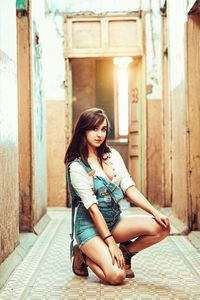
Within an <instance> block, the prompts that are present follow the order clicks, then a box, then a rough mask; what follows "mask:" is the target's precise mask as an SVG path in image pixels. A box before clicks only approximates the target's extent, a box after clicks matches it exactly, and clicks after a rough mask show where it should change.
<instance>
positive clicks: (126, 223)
mask: <svg viewBox="0 0 200 300" xmlns="http://www.w3.org/2000/svg"><path fill="white" fill-rule="evenodd" d="M169 232H170V227H167V228H163V227H162V226H161V225H160V224H158V223H157V222H156V220H155V219H154V218H152V217H149V216H126V217H124V218H123V219H122V220H121V221H119V223H118V224H117V225H116V227H115V228H114V230H113V232H112V234H113V237H114V239H115V241H116V242H117V243H122V242H126V241H129V240H132V239H134V238H136V239H135V240H134V241H133V242H131V243H129V244H128V245H127V248H128V250H129V251H130V252H131V253H137V252H139V251H141V250H143V249H145V248H147V247H149V246H152V245H154V244H156V243H158V242H160V241H161V240H163V239H164V238H165V237H166V236H167V235H168V234H169Z"/></svg>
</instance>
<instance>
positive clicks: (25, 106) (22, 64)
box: [17, 3, 33, 231]
mask: <svg viewBox="0 0 200 300" xmlns="http://www.w3.org/2000/svg"><path fill="white" fill-rule="evenodd" d="M20 4H21V3H20ZM17 8H18V7H17ZM29 25H30V22H29V16H28V8H27V10H24V9H23V11H21V5H20V10H17V77H18V78H17V81H18V111H19V118H18V126H19V129H18V133H19V228H20V231H31V229H32V212H33V211H32V192H31V191H32V149H31V145H32V130H31V124H32V120H31V107H32V105H31V73H30V67H31V66H30V59H31V56H30V26H29Z"/></svg>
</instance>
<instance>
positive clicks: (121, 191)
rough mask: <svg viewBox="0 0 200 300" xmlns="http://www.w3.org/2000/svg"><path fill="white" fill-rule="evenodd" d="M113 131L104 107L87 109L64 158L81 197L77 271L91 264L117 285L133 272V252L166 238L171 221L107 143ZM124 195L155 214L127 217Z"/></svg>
mask: <svg viewBox="0 0 200 300" xmlns="http://www.w3.org/2000/svg"><path fill="white" fill-rule="evenodd" d="M108 131H109V121H108V118H107V116H106V115H105V113H104V111H103V110H102V109H99V108H91V109H88V110H86V111H84V112H83V113H82V114H81V115H80V118H79V120H78V122H77V125H76V127H75V130H74V133H73V136H72V139H71V143H70V144H69V147H68V149H67V151H66V155H65V163H66V164H67V166H68V171H69V173H68V174H69V178H68V180H69V185H70V188H71V191H72V190H73V191H74V193H75V194H76V195H77V196H78V197H79V199H80V201H79V204H78V208H77V212H76V219H75V237H76V241H77V244H76V245H75V246H74V248H73V250H74V251H73V265H72V267H73V271H74V273H75V274H76V275H80V276H88V269H87V267H89V268H90V269H91V270H92V271H93V272H94V273H95V274H96V275H97V276H98V277H99V278H100V279H101V280H103V281H105V282H108V283H109V284H113V285H115V284H120V283H121V282H122V281H123V280H124V278H125V277H129V278H130V277H134V272H133V271H132V269H131V258H132V256H134V255H135V254H136V253H138V252H140V251H142V250H143V249H145V248H147V247H149V246H152V245H154V244H156V243H158V242H160V241H161V240H163V239H164V238H165V237H166V236H167V235H168V234H169V231H170V224H169V220H168V218H167V217H166V216H164V215H163V214H161V213H159V212H158V211H157V210H156V209H155V208H154V207H153V206H152V205H151V204H150V203H149V201H148V200H147V199H146V198H145V197H144V196H143V195H142V194H141V192H140V191H139V190H138V189H137V188H136V186H135V183H134V182H133V180H132V178H131V176H130V175H129V173H128V171H127V169H126V167H125V164H124V162H123V160H122V158H121V156H120V154H119V153H118V152H117V151H116V150H115V149H113V148H111V147H108V145H107V144H106V139H107V136H108ZM72 196H74V194H73V195H72ZM124 197H126V198H127V199H128V200H129V201H130V202H131V203H133V204H134V205H136V206H138V207H140V208H142V209H143V210H145V211H146V212H148V213H149V214H150V215H152V216H147V215H145V216H143V215H131V216H123V217H122V216H121V210H120V206H119V203H118V202H119V200H120V199H122V198H124ZM132 240H133V241H132Z"/></svg>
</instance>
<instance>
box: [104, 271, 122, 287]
mask: <svg viewBox="0 0 200 300" xmlns="http://www.w3.org/2000/svg"><path fill="white" fill-rule="evenodd" d="M125 278H126V272H125V270H124V269H119V268H117V269H115V270H112V271H110V272H108V273H107V274H106V279H107V281H108V282H109V283H110V284H112V285H117V284H120V283H122V282H123V280H124V279H125Z"/></svg>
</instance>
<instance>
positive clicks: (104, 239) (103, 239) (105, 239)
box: [103, 234, 112, 241]
mask: <svg viewBox="0 0 200 300" xmlns="http://www.w3.org/2000/svg"><path fill="white" fill-rule="evenodd" d="M111 236H112V234H109V235H108V236H106V237H105V238H104V239H103V240H104V241H105V240H106V239H107V238H109V237H111Z"/></svg>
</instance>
